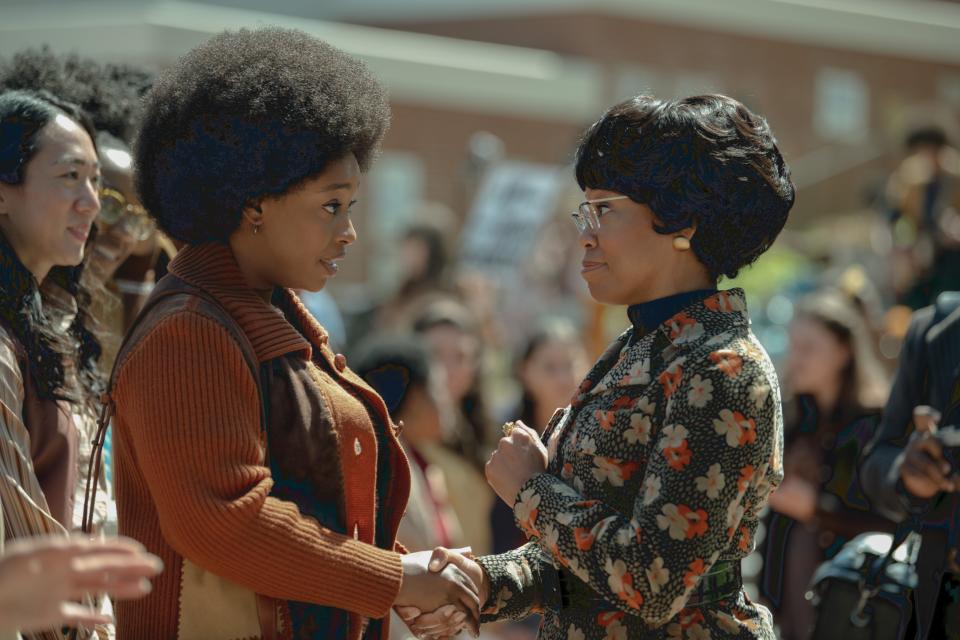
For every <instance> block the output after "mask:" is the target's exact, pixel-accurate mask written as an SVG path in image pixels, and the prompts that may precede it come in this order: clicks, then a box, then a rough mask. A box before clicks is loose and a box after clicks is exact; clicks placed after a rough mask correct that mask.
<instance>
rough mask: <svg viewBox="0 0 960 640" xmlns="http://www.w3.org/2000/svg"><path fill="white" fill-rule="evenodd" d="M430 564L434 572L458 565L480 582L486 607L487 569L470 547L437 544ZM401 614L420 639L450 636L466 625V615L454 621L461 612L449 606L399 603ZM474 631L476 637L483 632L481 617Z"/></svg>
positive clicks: (480, 591)
mask: <svg viewBox="0 0 960 640" xmlns="http://www.w3.org/2000/svg"><path fill="white" fill-rule="evenodd" d="M428 566H429V569H430V571H433V572H442V571H446V570H447V569H449V568H450V567H456V568H457V569H459V570H460V571H461V572H463V573H464V574H465V575H467V576H468V577H469V578H470V579H471V580H472V581H473V583H474V584H475V585H477V588H478V594H477V595H478V600H479V603H480V606H483V604H484V603H485V602H486V601H487V599H488V598H489V591H490V585H489V583H488V582H487V579H486V574H484V572H483V568H482V567H481V566H480V565H479V564H477V563H476V562H475V561H474V560H473V557H472V554H471V553H470V549H469V547H467V548H463V549H445V548H444V547H437V548H436V549H434V550H433V553H432V554H431V557H430V562H429V565H428ZM424 612H426V613H424ZM397 613H398V614H399V615H400V617H401V618H402V619H403V621H404V622H406V623H407V626H408V627H409V628H410V631H412V632H413V633H414V635H416V636H417V637H418V638H441V639H442V638H450V637H452V636H454V635H456V634H457V633H459V632H460V631H461V630H462V628H463V625H462V623H463V622H464V619H463V618H461V622H460V623H457V624H454V623H453V622H454V621H455V620H456V618H457V616H458V615H459V614H457V613H456V612H455V609H454V608H452V607H451V606H449V605H448V606H444V607H441V608H439V609H437V610H435V611H429V610H427V609H420V608H417V607H400V606H398V607H397ZM470 631H471V633H472V634H473V635H474V636H477V635H479V633H480V627H479V616H478V618H477V624H476V625H475V626H471V629H470Z"/></svg>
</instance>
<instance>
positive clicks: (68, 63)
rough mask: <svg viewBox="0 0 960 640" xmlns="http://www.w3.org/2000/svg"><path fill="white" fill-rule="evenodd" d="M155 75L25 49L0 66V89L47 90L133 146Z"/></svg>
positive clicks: (74, 57) (95, 125) (40, 50)
mask: <svg viewBox="0 0 960 640" xmlns="http://www.w3.org/2000/svg"><path fill="white" fill-rule="evenodd" d="M152 82H153V75H152V74H151V73H150V72H149V71H147V70H145V69H141V68H138V67H133V66H130V65H125V64H105V65H102V64H100V63H98V62H96V61H94V60H91V59H89V58H81V57H79V56H77V55H75V54H70V55H58V54H56V53H54V52H53V51H51V50H50V48H49V47H47V46H44V47H42V48H40V49H25V50H23V51H20V52H18V53H16V54H14V55H13V57H12V58H11V59H10V60H9V61H8V62H7V63H5V64H3V65H0V90H17V89H19V90H24V91H47V92H49V93H51V94H53V95H55V96H57V97H59V98H60V99H62V100H66V101H68V102H72V103H74V104H76V105H78V106H79V107H80V108H81V109H83V110H84V111H85V112H86V113H87V114H88V115H89V116H90V119H91V120H92V121H93V126H94V127H95V128H96V130H97V131H98V132H102V131H105V132H107V133H109V134H111V135H113V136H114V137H116V138H119V139H120V140H122V141H124V142H126V143H130V142H131V141H132V140H133V136H134V133H135V131H136V127H137V119H138V116H139V112H140V108H141V101H142V99H143V96H144V95H145V94H146V92H147V90H148V89H149V88H150V85H151V84H152Z"/></svg>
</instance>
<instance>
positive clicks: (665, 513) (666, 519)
mask: <svg viewBox="0 0 960 640" xmlns="http://www.w3.org/2000/svg"><path fill="white" fill-rule="evenodd" d="M660 511H661V512H662V513H661V514H660V515H658V516H657V526H658V527H660V530H661V531H663V530H665V529H669V530H670V537H671V538H673V539H674V540H684V539H686V537H687V526H688V525H689V524H690V521H689V520H687V519H686V518H685V517H684V516H683V514H682V513H680V512H679V511H678V510H677V505H675V504H665V505H663V507H662V508H661V509H660Z"/></svg>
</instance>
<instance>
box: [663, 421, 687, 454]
mask: <svg viewBox="0 0 960 640" xmlns="http://www.w3.org/2000/svg"><path fill="white" fill-rule="evenodd" d="M688 435H690V432H689V431H687V428H686V427H685V426H683V425H682V424H670V425H667V426H666V427H664V428H663V438H661V439H660V450H661V451H663V450H664V449H667V448H670V449H676V448H678V447H679V446H680V445H681V444H683V441H684V440H686V439H687V436H688Z"/></svg>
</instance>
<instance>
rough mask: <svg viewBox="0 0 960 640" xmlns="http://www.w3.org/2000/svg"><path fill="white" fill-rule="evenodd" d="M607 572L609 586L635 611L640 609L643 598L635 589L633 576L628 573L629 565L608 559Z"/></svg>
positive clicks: (621, 561) (605, 569)
mask: <svg viewBox="0 0 960 640" xmlns="http://www.w3.org/2000/svg"><path fill="white" fill-rule="evenodd" d="M603 569H604V571H606V572H607V586H608V587H610V590H611V591H613V592H614V593H615V594H617V596H618V597H619V598H620V599H621V600H623V601H624V602H626V603H627V604H628V605H629V606H631V607H632V608H634V609H639V608H640V605H642V604H643V596H642V595H640V592H639V591H637V590H636V589H634V588H633V574H631V573H630V572H629V571H627V565H626V563H625V562H624V561H623V560H615V561H614V560H610V558H607V561H606V563H605V564H604V566H603Z"/></svg>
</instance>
